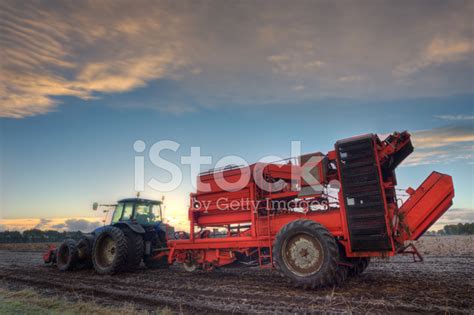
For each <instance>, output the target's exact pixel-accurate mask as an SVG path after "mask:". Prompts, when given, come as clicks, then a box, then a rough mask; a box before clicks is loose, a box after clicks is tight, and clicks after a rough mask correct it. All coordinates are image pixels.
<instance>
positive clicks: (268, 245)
mask: <svg viewBox="0 0 474 315" xmlns="http://www.w3.org/2000/svg"><path fill="white" fill-rule="evenodd" d="M270 194H271V192H270ZM268 200H269V199H266V200H265V212H266V217H265V219H266V220H265V222H266V233H262V234H263V235H258V236H259V237H260V236H264V237H265V239H266V246H259V247H258V263H259V265H260V268H262V269H264V268H268V269H271V268H273V251H272V236H271V234H272V233H271V231H272V229H271V226H272V225H271V217H272V214H271V209H270V207H269V206H268ZM258 230H259V229H257V231H258ZM265 249H268V253H263V252H262V251H263V250H265ZM266 259H269V260H270V262H269V263H266V261H265V260H266Z"/></svg>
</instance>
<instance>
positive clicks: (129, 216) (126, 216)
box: [120, 202, 133, 221]
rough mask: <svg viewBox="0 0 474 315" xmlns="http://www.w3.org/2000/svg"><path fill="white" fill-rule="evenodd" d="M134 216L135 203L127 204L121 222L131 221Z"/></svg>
mask: <svg viewBox="0 0 474 315" xmlns="http://www.w3.org/2000/svg"><path fill="white" fill-rule="evenodd" d="M132 214H133V203H131V202H127V203H126V204H125V207H124V209H123V215H122V219H121V220H120V221H130V220H131V219H132Z"/></svg>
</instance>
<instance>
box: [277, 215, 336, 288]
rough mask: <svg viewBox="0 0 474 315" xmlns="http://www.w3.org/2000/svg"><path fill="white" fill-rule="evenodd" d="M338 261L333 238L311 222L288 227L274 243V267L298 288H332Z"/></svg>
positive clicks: (294, 222)
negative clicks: (330, 286) (329, 286)
mask: <svg viewBox="0 0 474 315" xmlns="http://www.w3.org/2000/svg"><path fill="white" fill-rule="evenodd" d="M338 260H339V252H338V247H337V243H336V240H335V239H334V237H333V236H332V235H331V234H330V233H329V232H328V230H327V229H326V228H325V227H324V226H322V225H321V224H319V223H317V222H314V221H311V220H296V221H293V222H290V223H288V224H287V225H285V226H284V227H283V228H282V229H281V230H280V231H279V232H278V234H277V235H276V238H275V241H274V243H273V261H274V264H275V267H276V268H277V270H279V272H280V273H281V274H282V275H283V276H285V277H286V278H288V279H289V281H290V282H292V283H293V284H294V285H295V286H297V287H303V288H316V287H321V286H326V285H331V284H333V281H334V277H335V275H336V271H337V268H338Z"/></svg>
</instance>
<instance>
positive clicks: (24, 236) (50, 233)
mask: <svg viewBox="0 0 474 315" xmlns="http://www.w3.org/2000/svg"><path fill="white" fill-rule="evenodd" d="M82 235H83V234H82V232H80V231H77V232H59V231H55V230H47V231H42V230H38V229H31V230H25V231H23V232H18V231H4V232H0V243H48V242H50V243H58V242H62V241H63V240H65V239H67V238H72V239H75V240H78V239H80V238H81V236H82Z"/></svg>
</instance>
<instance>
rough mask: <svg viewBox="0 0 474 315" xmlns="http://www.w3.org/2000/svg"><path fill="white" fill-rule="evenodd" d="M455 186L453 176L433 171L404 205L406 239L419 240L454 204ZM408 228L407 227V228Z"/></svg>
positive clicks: (401, 210) (402, 212)
mask: <svg viewBox="0 0 474 315" xmlns="http://www.w3.org/2000/svg"><path fill="white" fill-rule="evenodd" d="M453 198H454V186H453V179H452V178H451V176H449V175H446V174H441V173H438V172H433V173H431V175H430V176H429V177H428V178H427V179H426V180H425V181H424V182H423V183H422V184H421V185H420V187H418V189H417V190H416V191H415V193H414V194H413V195H412V196H411V197H410V198H409V199H408V200H407V201H406V202H405V203H404V204H403V205H402V207H401V208H400V213H401V214H402V218H403V222H402V224H403V225H404V226H406V227H408V231H409V233H408V234H405V235H404V236H403V237H404V240H417V239H418V238H419V237H420V236H421V235H423V233H424V232H425V231H426V230H428V229H429V228H430V227H431V226H432V225H433V224H434V223H435V222H436V220H438V219H439V217H441V216H442V215H443V213H445V212H446V211H447V210H448V209H449V207H450V206H451V205H452V200H453ZM405 230H406V229H405Z"/></svg>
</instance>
